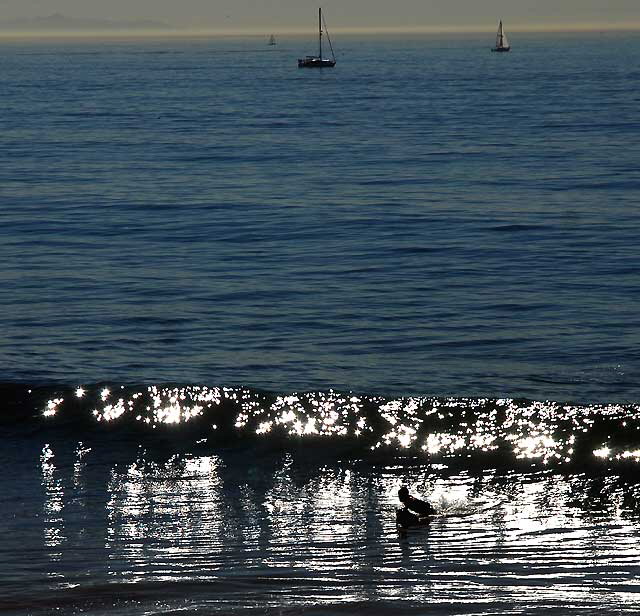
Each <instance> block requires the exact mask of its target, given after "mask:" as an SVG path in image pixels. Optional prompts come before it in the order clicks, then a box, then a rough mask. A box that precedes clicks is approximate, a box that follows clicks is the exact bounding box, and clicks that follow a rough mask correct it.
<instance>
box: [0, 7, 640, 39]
mask: <svg viewBox="0 0 640 616" xmlns="http://www.w3.org/2000/svg"><path fill="white" fill-rule="evenodd" d="M318 2H319V0H179V1H178V0H108V1H106V2H105V0H0V22H4V21H8V20H13V19H18V18H34V17H43V16H47V15H51V14H53V13H61V14H63V15H65V16H69V17H74V18H83V19H89V18H91V19H95V18H99V19H111V20H118V21H121V20H140V19H145V20H154V21H159V22H163V23H166V24H168V25H171V26H175V27H185V28H192V29H202V30H208V29H211V30H221V31H256V32H264V31H269V32H271V31H273V32H286V31H295V30H300V31H306V30H309V29H311V28H312V27H313V26H314V24H315V19H316V11H317V7H318ZM321 2H322V6H323V10H324V12H325V16H326V19H327V24H328V26H329V28H330V30H336V31H337V30H339V29H360V28H362V29H416V28H417V29H421V28H425V29H440V28H442V29H453V30H455V29H460V30H465V29H474V28H476V29H480V30H485V29H494V28H495V24H496V23H497V21H498V19H503V20H504V22H505V25H507V26H508V27H509V29H511V30H513V29H527V28H533V29H536V28H540V27H541V28H545V27H550V28H562V27H576V26H577V27H584V26H592V27H595V28H601V29H604V28H606V27H618V28H619V27H625V26H629V27H640V0H482V1H481V0H321Z"/></svg>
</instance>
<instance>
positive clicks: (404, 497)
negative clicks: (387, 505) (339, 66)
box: [396, 486, 436, 527]
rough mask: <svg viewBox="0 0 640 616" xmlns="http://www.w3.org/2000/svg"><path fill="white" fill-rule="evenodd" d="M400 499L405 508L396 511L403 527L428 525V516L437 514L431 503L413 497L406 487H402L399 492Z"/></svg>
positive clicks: (397, 518) (399, 522)
mask: <svg viewBox="0 0 640 616" xmlns="http://www.w3.org/2000/svg"><path fill="white" fill-rule="evenodd" d="M398 498H399V499H400V502H401V503H402V505H403V507H402V509H396V521H397V522H398V524H400V525H401V526H405V527H406V526H416V525H418V524H426V523H427V522H428V521H429V518H428V517H427V516H429V515H431V514H433V513H435V512H436V510H435V509H434V508H433V505H431V503H428V502H427V501H423V500H420V499H419V498H416V497H415V496H411V494H409V490H408V489H407V487H406V486H402V487H401V488H400V489H399V490H398Z"/></svg>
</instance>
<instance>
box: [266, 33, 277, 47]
mask: <svg viewBox="0 0 640 616" xmlns="http://www.w3.org/2000/svg"><path fill="white" fill-rule="evenodd" d="M267 44H268V45H276V44H277V43H276V37H275V34H272V35H271V36H270V37H269V42H268V43H267Z"/></svg>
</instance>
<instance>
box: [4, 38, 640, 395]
mask: <svg viewBox="0 0 640 616" xmlns="http://www.w3.org/2000/svg"><path fill="white" fill-rule="evenodd" d="M336 44H337V47H338V52H339V57H338V65H337V66H336V68H335V70H332V71H331V70H323V71H316V72H314V71H302V70H297V69H296V66H295V61H296V58H297V56H298V55H300V54H304V53H305V52H307V51H309V50H308V49H307V47H308V46H309V42H308V41H307V40H306V39H291V40H283V41H281V43H280V45H279V46H278V47H276V48H275V49H273V48H269V47H267V46H266V45H265V44H264V41H262V39H260V38H258V39H254V40H239V39H238V40H236V39H223V40H211V41H209V40H198V41H181V40H169V41H147V42H97V43H87V42H48V43H44V42H43V43H33V42H30V43H26V42H25V43H21V42H12V43H7V42H5V43H3V45H2V58H3V60H2V97H1V105H2V109H1V115H0V121H1V122H2V125H1V126H2V148H0V163H1V164H0V190H1V200H2V207H1V209H0V223H1V224H0V263H2V265H1V268H2V270H1V273H2V279H3V283H2V286H1V288H0V326H1V328H2V332H3V335H2V339H1V341H0V356H1V357H2V358H3V359H2V364H3V365H2V372H3V379H4V380H11V381H21V382H34V381H37V382H52V381H55V382H63V383H69V384H77V383H80V382H96V381H99V380H118V381H122V382H141V381H144V382H167V381H170V382H183V383H208V384H224V385H243V386H254V387H256V386H257V387H261V388H266V389H270V390H274V391H289V390H293V389H304V390H311V389H322V390H326V389H327V388H329V387H336V388H339V389H343V390H345V389H351V390H355V391H358V392H360V393H387V394H389V393H391V394H432V395H445V394H446V395H476V396H479V395H480V396H485V395H489V396H493V395H495V396H499V395H510V396H526V397H529V398H542V399H546V398H553V399H558V400H567V399H577V400H585V401H606V402H610V401H628V402H634V401H637V400H638V385H637V383H638V376H639V374H640V369H639V366H640V363H639V362H640V356H639V353H638V348H640V346H639V342H640V339H639V337H640V334H639V333H638V332H639V331H640V328H639V327H638V325H639V322H638V311H637V309H636V306H637V298H638V297H639V296H640V295H639V292H640V288H639V287H640V277H638V275H637V262H638V247H637V237H638V228H639V222H640V220H639V219H640V214H639V212H638V207H637V202H638V195H639V188H640V175H639V172H638V169H639V168H640V165H639V163H640V140H639V134H640V123H639V122H638V118H637V105H638V94H637V93H638V81H639V79H640V60H639V59H638V58H639V56H638V54H637V53H636V52H637V51H638V49H639V47H638V45H639V44H640V41H639V39H638V37H637V35H628V34H616V35H613V34H607V35H591V36H587V35H583V36H581V37H576V36H568V35H565V36H564V37H563V36H560V37H554V38H551V37H537V38H535V37H531V36H529V37H522V40H520V38H518V39H516V40H515V41H514V43H513V45H514V49H513V52H512V53H511V54H491V53H487V52H488V49H489V47H490V44H491V41H486V40H484V38H478V37H475V38H474V37H472V38H462V37H457V38H454V39H448V38H444V37H443V38H396V39H392V38H381V39H380V38H378V39H364V38H347V37H344V38H343V39H342V40H339V41H338V42H337V43H336Z"/></svg>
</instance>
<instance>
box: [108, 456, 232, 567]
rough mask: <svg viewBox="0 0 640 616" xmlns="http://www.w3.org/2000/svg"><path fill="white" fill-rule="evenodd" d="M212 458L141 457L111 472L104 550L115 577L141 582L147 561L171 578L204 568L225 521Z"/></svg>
mask: <svg viewBox="0 0 640 616" xmlns="http://www.w3.org/2000/svg"><path fill="white" fill-rule="evenodd" d="M220 465H221V461H220V459H219V458H217V457H216V456H202V457H189V456H175V457H173V458H171V459H169V460H168V461H166V462H164V463H159V462H154V461H147V460H145V459H144V458H143V459H141V460H139V461H137V462H134V463H132V464H130V465H129V466H128V467H127V468H125V469H123V470H120V469H118V468H114V469H113V471H112V474H111V479H110V482H109V486H108V492H109V495H110V498H109V501H108V503H107V518H108V528H107V542H106V547H107V549H108V550H109V552H110V554H111V558H112V560H113V563H114V573H118V574H120V573H123V572H122V571H120V570H119V569H118V568H117V567H116V563H117V564H118V565H119V566H123V567H124V568H125V571H124V573H126V574H128V575H131V576H133V577H136V576H138V577H140V576H142V575H143V573H144V571H145V570H146V569H147V566H148V562H149V559H155V561H156V563H157V566H156V570H157V571H158V573H160V572H162V573H161V575H162V576H163V577H168V578H171V577H173V576H176V575H178V576H179V575H180V573H181V572H184V571H186V570H189V569H191V568H199V567H201V566H202V565H203V563H206V564H207V566H208V567H212V568H214V567H216V566H217V565H216V562H215V558H212V557H211V552H212V551H215V550H216V548H217V547H218V546H219V545H220V542H221V535H222V534H223V527H224V524H225V518H224V515H223V512H222V508H223V503H222V497H221V494H220V478H219V475H218V471H219V467H220Z"/></svg>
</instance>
